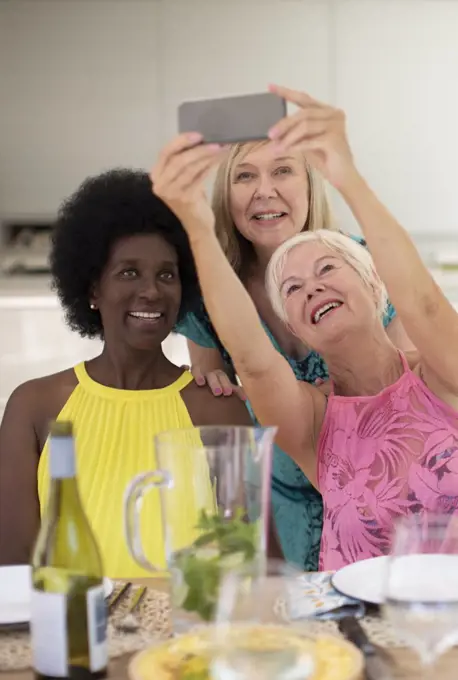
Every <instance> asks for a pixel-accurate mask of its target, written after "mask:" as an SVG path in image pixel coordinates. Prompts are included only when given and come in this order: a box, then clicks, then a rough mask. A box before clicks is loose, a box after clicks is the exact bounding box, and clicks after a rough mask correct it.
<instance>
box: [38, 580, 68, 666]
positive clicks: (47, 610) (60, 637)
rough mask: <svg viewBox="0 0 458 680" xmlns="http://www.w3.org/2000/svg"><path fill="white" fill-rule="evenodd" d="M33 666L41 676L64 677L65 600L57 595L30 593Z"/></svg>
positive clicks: (41, 592)
mask: <svg viewBox="0 0 458 680" xmlns="http://www.w3.org/2000/svg"><path fill="white" fill-rule="evenodd" d="M30 628H31V633H32V653H33V667H34V669H35V671H36V672H37V673H40V674H41V675H51V676H54V677H56V678H65V677H67V676H68V640H67V598H66V596H65V595H62V594H61V593H45V592H43V591H42V590H35V589H34V590H32V601H31V623H30Z"/></svg>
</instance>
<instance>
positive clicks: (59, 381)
mask: <svg viewBox="0 0 458 680" xmlns="http://www.w3.org/2000/svg"><path fill="white" fill-rule="evenodd" d="M76 385H77V378H76V375H75V372H74V370H73V369H72V368H70V369H66V370H64V371H60V372H59V373H53V374H51V375H46V376H43V377H40V378H34V379H33V380H28V381H27V382H24V383H22V384H21V385H19V386H18V387H17V388H16V389H15V390H14V392H13V393H12V394H11V396H10V398H9V399H8V403H7V405H6V409H5V415H4V418H5V419H8V418H9V417H12V418H13V419H15V416H16V414H21V415H22V417H23V418H25V419H27V421H28V422H29V424H30V425H32V426H33V429H34V430H35V433H36V436H37V439H38V440H39V442H40V443H41V444H43V443H44V440H45V439H46V436H47V429H48V425H49V421H50V420H53V419H54V418H56V417H57V415H58V414H59V412H60V411H61V410H62V408H63V406H64V404H65V402H66V401H67V399H68V398H69V396H70V395H71V393H72V392H73V390H74V389H75V387H76Z"/></svg>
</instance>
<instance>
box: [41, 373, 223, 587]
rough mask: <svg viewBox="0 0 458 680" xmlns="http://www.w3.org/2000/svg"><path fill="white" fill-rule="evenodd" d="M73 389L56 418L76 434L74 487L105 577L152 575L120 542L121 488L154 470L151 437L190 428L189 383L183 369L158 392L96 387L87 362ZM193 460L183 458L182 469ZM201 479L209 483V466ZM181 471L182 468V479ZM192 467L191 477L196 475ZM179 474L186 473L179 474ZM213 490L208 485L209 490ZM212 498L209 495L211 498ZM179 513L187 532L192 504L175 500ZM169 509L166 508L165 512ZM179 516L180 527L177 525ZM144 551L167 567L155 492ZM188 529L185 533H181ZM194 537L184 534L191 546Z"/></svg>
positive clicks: (44, 477)
mask: <svg viewBox="0 0 458 680" xmlns="http://www.w3.org/2000/svg"><path fill="white" fill-rule="evenodd" d="M74 370H75V373H76V377H77V379H78V384H77V386H76V387H75V389H74V391H73V392H72V394H71V395H70V397H69V399H68V401H67V403H66V404H65V406H64V407H63V409H62V410H61V412H60V413H59V415H58V417H57V420H70V421H72V422H73V424H74V430H75V436H76V456H77V475H78V486H79V491H80V495H81V499H82V502H83V505H84V508H85V510H86V513H87V515H88V518H89V520H90V522H91V525H92V528H93V530H94V533H95V536H96V538H97V541H98V543H99V547H100V550H101V553H102V558H103V562H104V568H105V574H106V575H107V576H109V577H111V578H126V579H128V578H134V577H138V576H145V575H151V574H150V573H149V572H146V571H144V570H143V569H142V568H141V567H140V566H138V565H137V564H136V562H135V561H134V560H133V559H132V558H131V557H130V555H129V553H128V550H127V547H126V543H125V540H124V530H123V498H124V492H125V489H126V486H127V485H128V483H129V482H130V480H131V479H132V478H133V477H134V476H135V475H137V474H139V473H140V472H145V471H148V470H154V469H156V467H157V465H156V457H155V452H154V443H153V438H154V436H155V435H156V434H157V433H159V432H163V431H166V430H174V429H182V428H188V427H193V424H192V422H191V418H190V416H189V413H188V410H187V408H186V406H185V403H184V401H183V399H182V397H181V390H182V389H183V388H184V387H186V385H188V384H189V383H190V382H191V381H192V379H193V378H192V375H191V374H190V373H189V372H187V371H185V372H184V373H183V374H182V375H181V376H180V377H179V378H178V380H177V381H176V382H174V383H173V384H172V385H169V386H168V387H165V388H162V389H157V390H138V391H135V390H120V389H119V390H118V389H115V388H112V387H105V386H104V385H101V384H99V383H96V382H95V381H94V380H92V378H90V377H89V375H88V373H87V371H86V368H85V365H84V363H81V364H78V365H77V366H75V368H74ZM190 460H191V459H190V458H188V457H184V459H183V466H185V467H186V466H189V465H190V464H191V463H190ZM48 467H49V442H48V441H47V442H46V444H45V446H44V448H43V451H42V454H41V456H40V461H39V465H38V495H39V499H40V507H41V511H42V512H43V510H44V507H45V505H46V503H47V498H48V488H49V471H48ZM204 468H205V469H202V474H203V476H204V477H205V478H206V479H205V480H202V481H204V486H206V485H207V484H208V483H209V477H208V468H206V466H204ZM187 472H188V471H187V470H186V469H181V471H180V474H181V475H182V477H183V478H184V477H185V476H186V475H187ZM195 472H196V471H195V470H191V469H189V477H188V478H189V479H191V478H193V477H194V476H195ZM183 473H184V474H183ZM208 488H209V489H210V487H208ZM210 493H211V492H210ZM179 497H180V507H175V509H174V512H173V513H171V514H172V515H173V516H169V517H167V520H168V521H169V522H170V521H173V522H175V523H181V524H184V525H186V526H188V527H189V521H188V522H183V517H187V519H188V520H189V519H190V516H194V517H196V518H197V509H196V508H195V507H190V506H191V505H193V503H194V502H193V500H192V499H190V498H189V497H188V495H187V494H186V493H183V494H180V495H179ZM167 511H169V509H168V510H167ZM180 518H181V522H180ZM141 529H142V537H143V544H144V546H145V552H146V554H147V556H148V558H149V559H150V561H152V562H153V563H154V564H157V565H159V566H161V567H165V557H164V541H163V531H162V525H161V507H160V500H159V491H156V490H155V489H154V490H152V491H151V492H150V493H149V494H148V496H147V497H145V500H144V503H143V507H142V523H141ZM186 531H188V532H189V531H190V530H189V529H186ZM192 538H193V537H191V536H189V540H190V541H191V540H192Z"/></svg>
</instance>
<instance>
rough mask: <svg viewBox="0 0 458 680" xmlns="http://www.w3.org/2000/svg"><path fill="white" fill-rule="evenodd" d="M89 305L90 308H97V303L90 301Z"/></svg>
mask: <svg viewBox="0 0 458 680" xmlns="http://www.w3.org/2000/svg"><path fill="white" fill-rule="evenodd" d="M89 307H90V308H91V309H97V305H95V304H94V303H93V302H91V304H90V305H89Z"/></svg>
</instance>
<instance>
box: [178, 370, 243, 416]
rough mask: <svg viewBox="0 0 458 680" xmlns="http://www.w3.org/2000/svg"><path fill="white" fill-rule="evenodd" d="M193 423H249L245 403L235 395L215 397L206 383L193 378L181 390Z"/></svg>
mask: <svg viewBox="0 0 458 680" xmlns="http://www.w3.org/2000/svg"><path fill="white" fill-rule="evenodd" d="M181 396H182V397H183V401H184V403H185V404H186V408H187V409H188V411H189V415H190V416H191V420H192V422H193V423H194V425H197V426H199V425H251V424H252V421H251V418H250V414H249V412H248V409H247V407H246V405H245V403H244V402H243V401H242V400H241V399H240V398H239V397H238V396H237V395H236V394H232V395H231V396H230V397H225V396H220V397H215V396H214V394H213V393H212V391H211V390H210V388H209V387H208V386H207V385H203V386H202V387H201V386H199V385H197V383H196V382H195V381H194V380H193V381H192V382H191V383H189V385H187V386H186V387H185V388H184V389H183V390H182V392H181Z"/></svg>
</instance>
